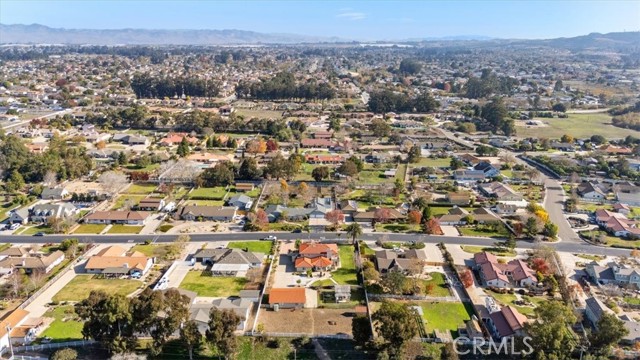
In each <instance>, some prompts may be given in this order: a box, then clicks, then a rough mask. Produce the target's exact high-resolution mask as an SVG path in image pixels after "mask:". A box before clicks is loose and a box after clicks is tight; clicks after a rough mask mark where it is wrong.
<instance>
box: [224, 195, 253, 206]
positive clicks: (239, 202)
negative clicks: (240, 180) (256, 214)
mask: <svg viewBox="0 0 640 360" xmlns="http://www.w3.org/2000/svg"><path fill="white" fill-rule="evenodd" d="M227 204H228V205H229V206H235V208H236V209H238V210H250V209H251V206H252V205H253V199H251V198H250V197H248V196H247V195H244V194H238V195H235V196H232V197H231V198H229V200H227Z"/></svg>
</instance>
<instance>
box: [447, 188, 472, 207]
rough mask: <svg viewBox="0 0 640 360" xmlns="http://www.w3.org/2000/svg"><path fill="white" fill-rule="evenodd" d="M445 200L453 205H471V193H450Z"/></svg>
mask: <svg viewBox="0 0 640 360" xmlns="http://www.w3.org/2000/svg"><path fill="white" fill-rule="evenodd" d="M445 200H446V201H447V202H448V203H449V204H452V205H469V204H470V203H471V193H469V192H467V191H461V192H448V193H447V194H446V195H445Z"/></svg>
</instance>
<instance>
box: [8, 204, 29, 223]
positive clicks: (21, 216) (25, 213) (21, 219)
mask: <svg viewBox="0 0 640 360" xmlns="http://www.w3.org/2000/svg"><path fill="white" fill-rule="evenodd" d="M7 222H8V223H9V224H26V223H28V222H29V208H27V207H23V208H20V209H15V210H11V212H10V213H9V219H7Z"/></svg>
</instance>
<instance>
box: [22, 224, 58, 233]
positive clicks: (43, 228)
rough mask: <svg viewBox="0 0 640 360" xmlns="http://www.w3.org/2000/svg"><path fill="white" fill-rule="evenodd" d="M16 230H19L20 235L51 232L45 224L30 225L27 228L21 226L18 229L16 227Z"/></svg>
mask: <svg viewBox="0 0 640 360" xmlns="http://www.w3.org/2000/svg"><path fill="white" fill-rule="evenodd" d="M18 231H21V232H20V235H33V234H35V233H39V232H43V233H45V234H53V229H51V228H50V227H49V226H47V225H38V226H31V227H29V228H25V227H21V228H20V229H18Z"/></svg>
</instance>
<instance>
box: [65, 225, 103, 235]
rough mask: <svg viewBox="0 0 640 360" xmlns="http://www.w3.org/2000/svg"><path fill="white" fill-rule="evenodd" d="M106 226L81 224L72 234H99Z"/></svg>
mask: <svg viewBox="0 0 640 360" xmlns="http://www.w3.org/2000/svg"><path fill="white" fill-rule="evenodd" d="M106 227H107V225H103V224H82V225H80V226H78V228H77V229H76V230H75V231H74V232H73V233H74V234H100V233H101V232H102V230H104V228H106Z"/></svg>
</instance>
